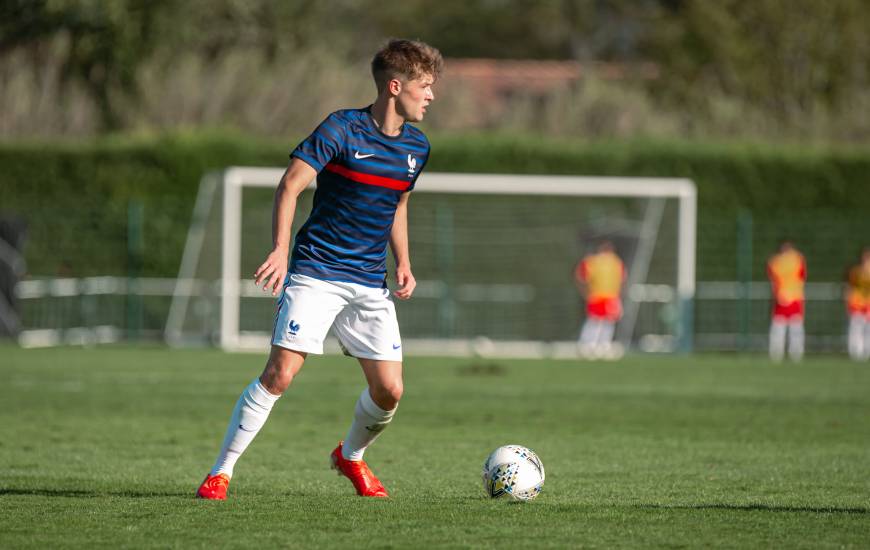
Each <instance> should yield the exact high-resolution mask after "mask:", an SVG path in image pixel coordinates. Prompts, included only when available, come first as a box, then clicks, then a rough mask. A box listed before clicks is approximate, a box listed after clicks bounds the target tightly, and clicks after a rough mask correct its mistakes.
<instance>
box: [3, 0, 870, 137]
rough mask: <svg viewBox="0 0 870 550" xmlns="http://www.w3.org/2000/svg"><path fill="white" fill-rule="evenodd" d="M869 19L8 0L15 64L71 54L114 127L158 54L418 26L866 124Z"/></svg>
mask: <svg viewBox="0 0 870 550" xmlns="http://www.w3.org/2000/svg"><path fill="white" fill-rule="evenodd" d="M868 28H870V3H868V2H866V1H865V0H831V1H830V2H815V1H812V0H794V1H792V2H783V1H781V0H721V1H719V2H709V1H704V0H538V1H535V2H528V1H527V0H476V1H466V0H403V1H402V2H382V1H378V0H319V1H316V2H315V1H303V0H296V1H282V0H113V1H111V2H105V1H100V0H0V64H2V62H3V59H4V58H6V57H8V56H10V55H12V54H13V53H18V54H20V53H21V52H26V55H27V56H28V59H30V63H31V64H32V66H33V67H34V71H36V70H38V67H39V66H41V65H42V64H43V63H45V61H46V60H47V59H48V58H53V59H57V60H59V62H60V63H61V65H62V67H63V79H64V82H65V83H66V84H68V85H80V86H83V87H84V89H85V90H86V91H87V94H88V95H89V96H90V97H91V98H92V99H93V102H94V104H95V105H96V106H97V111H98V113H99V115H100V118H101V126H102V128H103V129H108V130H113V129H118V128H121V127H123V125H124V124H125V122H124V117H122V116H121V114H120V113H121V111H122V110H123V109H124V108H125V106H127V108H130V107H129V106H130V105H133V106H135V104H136V101H137V99H138V97H139V95H138V94H140V93H141V89H140V81H141V78H142V73H143V66H144V65H146V64H150V66H158V67H162V68H163V70H164V71H165V72H166V73H167V74H171V73H172V71H173V70H180V69H179V66H180V65H179V63H180V60H181V59H186V58H188V57H190V56H195V57H196V58H197V59H199V60H200V62H201V63H202V64H204V65H206V66H208V65H209V64H219V63H220V62H221V61H222V60H223V59H226V58H227V57H230V56H240V55H241V56H248V57H249V58H250V59H252V60H256V63H257V64H261V65H262V67H263V70H264V71H267V72H269V71H277V72H280V71H282V69H283V68H284V67H286V66H287V64H290V63H293V62H294V60H295V59H299V58H301V57H305V56H309V57H310V55H311V52H320V53H319V54H317V55H322V56H325V57H329V58H331V59H334V60H337V61H338V62H345V63H349V64H362V63H364V62H365V61H366V60H367V58H368V56H369V55H371V52H372V50H373V49H374V48H375V47H377V45H378V44H380V43H382V42H383V41H384V40H385V39H386V38H388V37H390V36H403V37H411V38H420V39H423V40H426V41H429V42H431V43H433V44H435V45H437V46H438V47H439V48H440V49H441V50H442V51H443V52H444V53H445V55H447V56H448V57H486V58H524V59H576V60H580V61H583V62H589V61H614V62H623V63H634V62H640V61H643V62H650V63H654V64H656V65H657V66H658V67H659V68H660V77H659V78H658V79H655V80H653V81H651V82H648V83H647V88H648V93H649V94H650V97H651V98H654V99H655V100H656V101H660V102H662V105H664V106H670V108H672V109H673V108H676V109H683V110H684V111H685V112H686V118H687V120H688V124H689V125H691V124H692V123H697V124H701V123H702V121H703V120H704V119H705V118H710V117H715V116H716V112H717V109H718V110H719V111H721V110H722V109H731V110H732V111H733V110H743V111H746V112H747V113H748V115H747V116H755V115H756V114H757V113H764V114H765V116H766V117H770V119H771V121H773V123H777V124H783V125H786V126H788V125H791V126H797V127H801V125H803V127H804V131H806V132H809V133H812V131H813V125H814V124H815V123H816V122H815V121H816V120H817V119H818V117H819V116H821V115H826V114H828V113H831V114H832V117H833V119H834V120H836V121H840V120H843V118H844V117H846V116H847V115H848V116H851V117H857V118H859V119H861V121H859V122H860V123H856V124H855V127H856V130H855V131H854V132H852V134H853V135H852V136H851V137H852V138H854V139H866V138H867V137H868V135H867V129H866V128H867V126H868V123H867V121H866V119H867V117H868V116H870V115H868V114H867V111H868V110H870V109H868V107H870V99H868V91H867V90H868V89H870V88H868V84H870V82H868V79H870V41H868V40H867V36H866V29H868ZM264 78H267V77H264ZM133 108H135V107H133ZM834 123H836V122H834Z"/></svg>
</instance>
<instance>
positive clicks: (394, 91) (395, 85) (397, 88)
mask: <svg viewBox="0 0 870 550" xmlns="http://www.w3.org/2000/svg"><path fill="white" fill-rule="evenodd" d="M387 89H388V90H389V91H390V94H391V95H399V94H400V93H401V92H402V81H401V80H399V79H398V78H391V79H390V81H389V82H387Z"/></svg>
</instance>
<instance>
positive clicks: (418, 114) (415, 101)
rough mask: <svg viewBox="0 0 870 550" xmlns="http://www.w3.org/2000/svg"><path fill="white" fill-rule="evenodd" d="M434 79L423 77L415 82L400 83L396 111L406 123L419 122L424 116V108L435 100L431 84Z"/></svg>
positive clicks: (427, 76)
mask: <svg viewBox="0 0 870 550" xmlns="http://www.w3.org/2000/svg"><path fill="white" fill-rule="evenodd" d="M434 83H435V79H434V78H432V77H431V76H429V75H424V76H422V77H420V78H418V79H415V80H408V81H405V82H403V83H402V90H401V91H400V92H399V95H398V97H397V98H396V99H397V102H396V104H397V110H398V111H399V114H400V115H401V116H402V118H404V119H405V120H407V121H408V122H420V121H421V120H423V117H424V116H426V108H427V107H428V106H429V104H430V103H432V101H434V100H435V95H434V94H433V93H432V84H434Z"/></svg>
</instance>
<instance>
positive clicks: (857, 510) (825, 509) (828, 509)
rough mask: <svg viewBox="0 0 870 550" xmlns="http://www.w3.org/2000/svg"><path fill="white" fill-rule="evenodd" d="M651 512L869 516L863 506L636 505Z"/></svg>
mask: <svg viewBox="0 0 870 550" xmlns="http://www.w3.org/2000/svg"><path fill="white" fill-rule="evenodd" d="M634 508H644V509H653V510H738V511H744V512H757V511H761V512H809V513H813V514H870V508H865V507H863V506H777V505H772V504H722V503H719V504H636V505H634Z"/></svg>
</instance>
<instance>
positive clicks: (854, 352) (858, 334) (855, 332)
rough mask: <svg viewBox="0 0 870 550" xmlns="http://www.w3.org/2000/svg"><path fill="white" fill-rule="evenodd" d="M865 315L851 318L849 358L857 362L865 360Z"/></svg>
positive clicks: (857, 314) (858, 314) (856, 314)
mask: <svg viewBox="0 0 870 550" xmlns="http://www.w3.org/2000/svg"><path fill="white" fill-rule="evenodd" d="M864 332H865V330H864V315H862V314H860V313H855V314H852V315H850V316H849V357H851V358H852V359H854V360H856V361H860V360H862V359H863V358H864V344H865V342H864Z"/></svg>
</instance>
